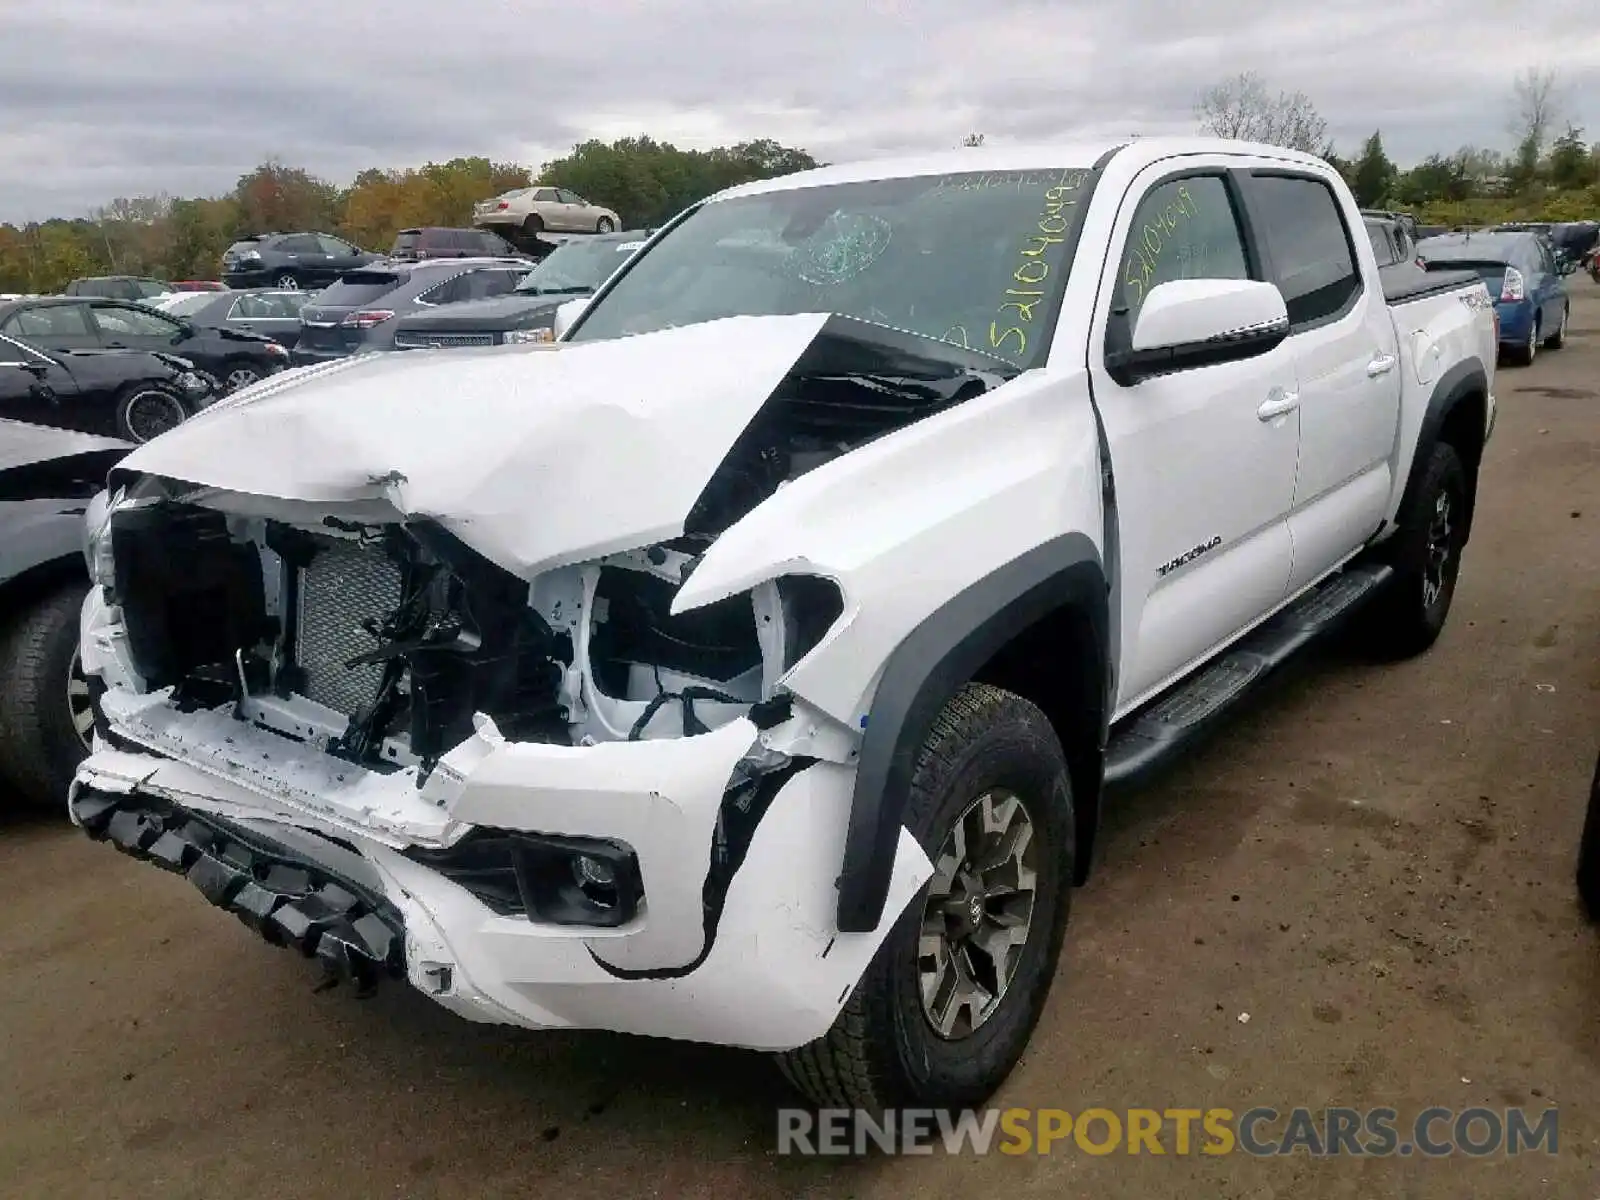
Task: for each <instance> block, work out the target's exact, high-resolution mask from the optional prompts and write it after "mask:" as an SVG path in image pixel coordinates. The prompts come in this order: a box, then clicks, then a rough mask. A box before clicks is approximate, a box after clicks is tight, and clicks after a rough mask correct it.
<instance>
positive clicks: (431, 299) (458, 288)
mask: <svg viewBox="0 0 1600 1200" xmlns="http://www.w3.org/2000/svg"><path fill="white" fill-rule="evenodd" d="M469 298H470V293H469V292H468V290H467V276H466V275H456V276H453V277H452V278H450V279H447V280H445V281H444V282H443V283H439V284H435V285H434V286H433V287H431V288H429V289H428V290H427V291H425V292H423V293H422V294H421V295H419V296H418V297H417V303H418V304H454V303H455V302H456V301H458V300H466V299H469Z"/></svg>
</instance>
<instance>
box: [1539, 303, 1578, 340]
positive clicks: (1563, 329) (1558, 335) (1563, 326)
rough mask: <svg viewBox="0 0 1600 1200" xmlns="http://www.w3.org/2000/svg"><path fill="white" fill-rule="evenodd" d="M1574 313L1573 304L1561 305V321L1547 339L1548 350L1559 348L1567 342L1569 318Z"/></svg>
mask: <svg viewBox="0 0 1600 1200" xmlns="http://www.w3.org/2000/svg"><path fill="white" fill-rule="evenodd" d="M1571 315H1572V305H1570V304H1563V305H1562V306H1561V323H1560V324H1559V325H1557V326H1556V331H1555V332H1554V333H1552V334H1551V335H1550V336H1549V337H1548V338H1546V339H1545V343H1544V348H1545V349H1546V350H1559V349H1561V347H1563V346H1565V345H1566V344H1567V318H1568V317H1570V316H1571Z"/></svg>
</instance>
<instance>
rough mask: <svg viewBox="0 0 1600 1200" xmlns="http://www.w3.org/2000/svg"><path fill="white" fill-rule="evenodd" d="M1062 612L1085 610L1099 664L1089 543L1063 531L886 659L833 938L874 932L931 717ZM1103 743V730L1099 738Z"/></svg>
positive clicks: (1104, 629) (1099, 612)
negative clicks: (1000, 655)
mask: <svg viewBox="0 0 1600 1200" xmlns="http://www.w3.org/2000/svg"><path fill="white" fill-rule="evenodd" d="M1065 607H1075V608H1078V609H1081V610H1082V611H1083V612H1085V613H1086V614H1087V615H1088V617H1089V620H1090V622H1091V625H1092V628H1093V629H1094V633H1095V639H1096V643H1097V644H1098V645H1099V646H1100V647H1101V651H1102V658H1101V663H1100V665H1099V667H1098V668H1096V669H1098V670H1102V671H1103V670H1104V669H1105V667H1104V664H1105V662H1106V661H1108V659H1109V652H1108V649H1107V647H1108V641H1109V613H1108V609H1109V604H1108V601H1107V589H1106V577H1105V570H1104V567H1103V565H1102V563H1101V559H1100V554H1099V552H1098V551H1097V550H1096V549H1095V546H1094V543H1093V542H1091V541H1090V540H1089V538H1088V537H1087V536H1085V535H1084V534H1082V533H1069V534H1066V535H1064V536H1062V537H1059V538H1054V539H1052V540H1050V541H1048V542H1045V543H1043V544H1042V545H1039V546H1036V547H1034V548H1033V549H1032V550H1030V551H1028V552H1027V553H1026V554H1023V555H1022V556H1021V557H1019V558H1017V559H1014V560H1013V561H1012V562H1010V563H1007V564H1006V565H1005V566H1003V567H1001V568H1000V569H999V570H997V571H995V572H993V573H992V574H990V575H987V576H985V577H984V578H982V579H980V580H978V581H977V582H976V583H974V584H972V585H971V586H970V587H968V588H967V589H966V590H965V591H963V592H961V593H960V594H959V595H957V596H955V597H954V598H952V599H951V600H949V601H947V602H946V603H945V604H944V605H943V606H942V607H940V608H939V609H937V610H936V611H935V612H933V613H932V614H931V615H930V616H929V617H928V618H927V619H926V620H925V621H923V622H922V624H920V625H919V626H917V628H916V629H914V630H912V631H911V633H910V635H909V636H907V637H906V638H905V639H904V640H903V641H902V642H901V643H900V644H899V645H898V646H897V647H895V649H894V652H893V653H892V654H890V656H889V659H888V661H887V662H886V663H885V664H884V668H883V674H882V677H881V679H880V681H879V683H878V689H877V694H876V697H875V699H874V700H873V704H872V710H871V712H870V713H869V714H868V717H867V719H866V731H865V734H864V736H863V738H862V742H861V758H860V762H859V764H858V766H857V768H856V783H855V795H854V797H853V798H852V800H851V804H850V825H849V829H848V831H847V832H846V835H845V846H844V861H843V864H842V866H841V869H840V872H839V907H838V926H839V930H840V932H842V933H866V932H870V931H871V930H873V929H876V928H877V927H878V922H879V920H880V919H881V917H882V916H883V906H884V902H885V900H886V899H887V898H888V892H889V879H890V875H891V873H892V872H893V869H894V860H895V852H896V849H897V846H898V843H899V839H900V829H901V826H902V825H903V823H904V814H905V806H906V801H907V798H908V796H909V794H910V788H911V776H912V773H913V771H914V770H915V769H916V760H917V755H918V753H919V751H920V750H921V748H922V744H923V743H924V742H925V741H926V740H927V736H928V731H929V730H930V729H931V728H932V726H933V722H934V719H935V718H936V717H937V716H938V714H939V710H940V709H942V708H943V707H944V705H945V703H946V702H947V701H948V700H949V699H950V697H951V696H953V695H954V694H955V693H956V691H957V690H958V689H959V688H960V687H961V685H962V684H964V683H966V682H967V680H969V679H971V678H972V677H973V675H974V674H975V673H976V672H977V671H978V669H979V668H981V667H982V666H983V665H984V664H985V663H986V662H988V661H989V660H990V659H991V658H993V657H994V655H995V653H996V652H997V651H998V650H999V649H1000V648H1001V647H1002V646H1004V645H1005V644H1006V643H1007V642H1008V641H1010V640H1011V639H1012V638H1013V637H1015V636H1016V635H1017V634H1018V633H1020V632H1021V631H1023V630H1025V629H1027V628H1029V627H1030V626H1032V625H1033V624H1034V623H1035V622H1037V621H1039V620H1040V619H1041V618H1043V617H1045V616H1047V615H1048V614H1050V613H1052V612H1055V611H1057V610H1059V609H1062V608H1065ZM1099 736H1100V737H1101V739H1102V744H1103V738H1104V731H1103V730H1102V731H1100V732H1099Z"/></svg>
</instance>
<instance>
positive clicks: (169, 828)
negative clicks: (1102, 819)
mask: <svg viewBox="0 0 1600 1200" xmlns="http://www.w3.org/2000/svg"><path fill="white" fill-rule="evenodd" d="M155 699H156V698H155V697H140V696H134V695H131V694H130V693H127V692H120V691H115V692H112V693H109V694H108V695H107V696H106V697H105V705H104V708H105V712H106V713H107V714H108V715H107V717H106V721H107V722H108V724H107V726H106V731H108V732H111V733H113V734H114V735H115V736H116V737H117V738H118V740H119V742H121V743H122V744H124V745H127V744H129V743H137V744H138V748H128V749H112V748H111V747H110V746H109V745H108V744H107V742H106V740H105V739H104V737H99V738H97V741H96V750H95V753H94V754H92V755H91V756H90V757H89V758H88V759H87V760H86V761H85V762H84V764H83V765H82V767H81V768H80V770H79V772H78V776H77V780H76V782H75V783H74V785H73V789H72V794H71V798H70V805H71V809H72V813H73V816H74V819H75V820H76V821H77V822H78V823H79V824H80V825H82V826H83V828H84V829H85V830H86V832H88V833H90V834H91V836H99V837H104V838H106V839H108V840H110V841H111V842H112V843H114V844H115V845H117V846H119V847H120V848H122V849H124V850H126V851H128V852H129V853H132V854H134V855H136V856H138V857H142V858H147V859H149V860H150V861H152V862H154V863H156V864H157V865H160V866H163V867H165V868H166V869H169V870H174V871H182V872H183V873H185V874H186V875H187V876H188V878H190V880H191V881H193V882H194V883H195V884H196V886H197V887H199V888H200V890H201V891H202V893H203V894H205V895H206V896H207V898H208V899H210V900H211V901H212V902H213V903H215V904H218V905H219V906H220V907H222V908H224V909H226V910H228V911H231V912H234V913H236V914H237V915H239V916H240V917H241V918H242V919H243V920H244V921H245V923H246V924H248V925H250V926H251V927H252V928H254V929H256V930H257V931H258V932H260V933H261V934H263V936H265V937H266V938H267V939H268V940H269V941H274V942H277V943H280V944H285V945H292V946H294V947H296V948H298V949H299V950H300V951H301V952H302V953H305V954H307V955H309V956H312V957H316V958H318V959H320V960H322V961H323V962H324V964H326V965H327V966H328V968H329V969H330V970H331V971H333V972H334V973H335V974H337V975H339V976H341V977H343V978H346V979H349V980H351V981H352V982H354V983H355V984H357V985H358V987H361V988H367V987H370V986H372V985H373V984H374V983H376V982H377V981H378V980H380V979H382V978H383V977H384V976H385V975H394V976H400V977H404V978H406V979H408V980H409V981H410V982H411V983H412V984H413V985H414V986H415V987H417V988H418V989H419V990H421V991H422V992H424V993H425V994H427V995H429V996H431V997H432V998H433V999H435V1000H436V1001H438V1002H439V1003H440V1004H443V1005H445V1006H446V1007H448V1008H450V1009H452V1010H453V1011H455V1012H457V1013H459V1014H460V1015H462V1016H464V1017H467V1018H469V1019H472V1020H477V1021H487V1022H496V1023H504V1024H513V1025H520V1026H524V1027H528V1028H598V1029H611V1030H617V1031H621V1032H629V1033H638V1034H646V1035H655V1036H663V1037H673V1038H683V1039H688V1040H693V1041H704V1042H713V1043H719V1044H726V1045H737V1046H745V1047H750V1048H755V1049H772V1050H781V1049H790V1048H793V1047H795V1046H799V1045H803V1044H804V1043H806V1042H808V1041H811V1040H812V1039H814V1038H816V1037H818V1036H820V1035H821V1034H823V1033H824V1032H826V1030H827V1029H828V1027H829V1026H830V1025H831V1024H832V1022H833V1020H834V1018H835V1017H836V1016H837V1014H838V1011H839V1009H840V1007H841V1006H842V1005H843V1003H844V1000H845V999H846V997H848V995H849V993H850V991H851V990H852V988H853V987H854V986H855V984H856V982H857V980H858V979H859V978H860V976H861V974H862V972H863V971H864V970H865V969H866V966H867V964H868V963H869V962H870V961H871V958H872V956H873V954H874V953H876V951H877V949H878V946H879V945H880V944H881V942H882V940H883V937H884V936H885V934H886V933H887V931H888V929H889V927H890V926H891V925H892V924H893V923H894V921H895V919H896V918H897V917H898V915H899V913H900V911H901V910H902V909H903V908H904V906H905V905H906V903H907V902H908V901H909V900H910V898H911V897H912V896H913V895H914V894H915V893H916V891H917V889H919V888H920V887H921V886H922V884H923V883H924V882H925V881H926V879H927V878H928V876H929V874H931V865H930V864H929V862H928V858H927V856H926V854H925V853H924V852H923V851H922V849H921V847H920V846H919V845H918V844H917V842H916V840H915V839H914V838H913V837H912V836H911V835H910V834H909V833H908V832H905V831H902V836H901V842H900V850H899V854H898V857H897V859H896V862H895V866H894V873H893V878H892V882H891V888H890V897H889V903H888V905H887V906H886V909H885V916H884V920H883V922H882V923H881V924H880V926H879V928H878V929H877V930H875V931H873V932H871V933H865V934H853V933H852V934H843V933H839V932H837V929H836V926H835V923H834V908H835V905H836V902H837V890H836V887H835V879H836V878H837V876H838V873H839V867H840V863H841V860H842V855H843V847H844V838H845V830H846V827H847V825H848V822H849V809H850V801H851V792H852V784H853V780H854V771H853V768H851V767H848V766H845V765H842V764H839V763H835V762H827V761H820V760H804V766H803V769H795V770H791V771H787V772H783V773H781V774H780V773H774V775H773V776H771V783H772V789H773V790H772V792H771V794H770V795H769V796H766V797H763V799H762V801H761V804H760V805H759V806H757V807H756V808H755V809H754V810H753V811H755V814H756V817H755V824H754V829H753V831H750V832H748V842H747V845H746V847H745V849H744V853H743V857H742V858H741V859H739V860H738V861H737V862H736V863H735V865H734V866H733V869H732V870H731V873H728V874H727V875H726V876H725V877H723V878H718V877H717V873H716V872H715V871H714V870H713V867H712V864H713V853H712V847H713V840H714V837H715V836H716V831H717V827H718V823H719V814H721V816H722V819H723V821H724V823H726V818H727V815H728V812H727V808H726V801H727V797H728V794H729V786H730V781H731V780H732V778H733V777H734V774H735V767H736V766H737V765H738V764H740V762H741V761H742V760H744V759H745V758H746V757H747V755H748V753H749V751H750V750H751V747H752V743H754V742H755V740H756V737H757V731H756V730H755V728H754V726H752V725H751V724H750V723H749V721H748V720H744V719H741V720H739V721H735V722H733V723H731V724H730V725H727V726H724V727H722V728H721V729H718V730H715V731H713V732H711V733H707V734H702V735H699V736H697V737H693V738H672V739H659V740H653V741H640V742H629V743H603V744H601V745H596V746H587V747H568V746H549V745H539V744H531V743H513V742H507V741H504V740H503V739H498V738H497V737H495V736H493V733H492V729H490V730H487V731H480V734H479V736H477V737H474V738H473V739H470V740H469V742H468V743H466V744H465V745H464V746H463V747H460V748H458V751H457V752H453V753H452V755H449V756H447V758H446V760H445V761H444V762H441V765H440V768H439V772H443V773H445V778H444V779H443V784H444V785H445V788H444V791H443V792H441V793H440V794H439V798H438V799H437V800H435V801H433V803H436V804H437V808H436V820H435V822H434V823H433V824H432V826H431V827H430V829H429V830H428V832H429V833H430V834H437V835H439V838H438V841H436V842H431V843H430V842H426V841H423V840H421V838H420V837H417V836H412V837H408V836H406V834H405V830H406V829H407V828H408V826H409V827H410V828H412V829H413V830H414V831H416V832H417V833H418V834H420V833H421V832H422V829H421V826H420V825H418V824H417V823H416V822H415V820H414V818H413V814H414V813H415V811H416V805H417V802H418V797H419V792H418V790H417V788H416V784H415V780H414V779H413V778H412V777H410V776H408V775H392V774H391V775H380V774H374V773H369V772H366V771H364V770H362V769H361V768H356V767H352V766H350V765H349V764H345V763H341V762H338V761H337V760H333V759H330V758H328V757H327V756H325V755H320V754H317V753H316V752H315V751H312V750H310V749H309V748H307V747H304V746H298V745H297V744H296V743H293V742H290V741H287V740H286V739H284V738H281V737H279V736H277V735H275V734H272V733H268V732H266V731H264V730H260V729H257V728H255V727H254V726H253V725H252V724H251V723H250V722H248V721H235V720H232V719H231V718H223V717H222V716H221V715H220V714H217V713H207V712H197V713H188V714H184V713H180V712H178V711H177V710H176V709H173V708H171V707H170V706H166V705H163V704H152V701H154V700H155ZM219 719H223V720H226V721H227V725H228V732H227V735H226V738H225V739H224V738H223V737H221V736H217V735H216V731H215V730H214V729H212V728H211V725H212V723H213V722H215V721H217V720H219ZM318 760H320V761H318ZM451 760H454V763H453V764H452V763H451ZM796 761H802V760H798V759H797V760H796ZM317 772H325V774H323V776H322V778H323V780H324V783H325V788H326V790H325V791H324V792H323V793H322V794H320V795H319V796H318V797H317V802H316V804H315V805H314V806H312V805H311V804H308V803H306V802H305V801H306V798H307V792H306V787H307V784H308V783H309V782H310V781H311V780H313V779H314V778H315V775H316V773H317ZM437 774H438V772H436V775H437ZM485 831H489V832H492V833H494V834H495V835H502V834H512V835H516V834H520V833H526V834H527V835H529V836H533V837H542V838H550V837H552V836H553V837H556V838H563V839H603V840H606V841H608V842H611V843H613V844H624V845H626V846H627V847H628V848H629V849H630V850H631V851H632V853H633V854H634V855H636V857H637V865H638V879H639V881H640V885H641V888H642V900H641V901H640V904H639V906H638V910H637V911H636V912H634V913H632V914H631V917H630V919H629V920H628V921H627V922H626V923H624V924H621V925H618V926H616V927H611V928H601V927H596V926H590V925H573V924H563V923H555V922H552V921H549V920H544V919H541V918H540V916H539V914H537V913H529V912H527V911H507V908H506V906H505V905H496V904H494V903H492V897H491V898H489V899H487V900H486V898H485V895H484V892H483V889H482V888H481V886H480V887H478V888H477V890H474V889H473V887H472V886H469V885H471V884H472V883H473V882H474V881H473V880H471V879H469V878H467V877H466V876H465V875H463V874H462V873H459V872H457V873H456V874H455V875H452V873H451V870H450V868H449V866H448V865H446V860H447V859H448V857H449V855H450V853H451V849H452V847H458V846H461V845H465V844H467V839H468V838H469V837H470V836H472V834H473V833H474V832H476V833H477V834H479V835H481V834H483V833H484V832H485Z"/></svg>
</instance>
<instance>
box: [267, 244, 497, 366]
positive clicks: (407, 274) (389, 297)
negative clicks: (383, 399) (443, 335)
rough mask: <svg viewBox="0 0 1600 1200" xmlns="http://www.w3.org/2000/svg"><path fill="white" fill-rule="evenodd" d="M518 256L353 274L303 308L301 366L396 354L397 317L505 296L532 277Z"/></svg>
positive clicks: (393, 265) (395, 265) (384, 265)
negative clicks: (374, 353) (372, 353)
mask: <svg viewBox="0 0 1600 1200" xmlns="http://www.w3.org/2000/svg"><path fill="white" fill-rule="evenodd" d="M528 267H529V263H528V262H527V261H526V260H525V259H515V258H438V259H427V260H424V261H422V262H395V261H394V260H392V259H391V260H389V261H387V262H381V263H373V264H371V265H370V266H365V267H361V268H359V269H358V270H354V271H350V272H348V273H347V274H346V275H345V276H344V278H343V279H341V280H339V282H338V283H336V284H334V285H333V286H332V287H330V288H328V289H327V290H326V291H324V292H320V293H318V294H317V295H316V296H315V297H313V298H312V300H311V302H310V303H308V304H307V305H306V306H305V307H304V308H303V309H301V310H300V326H301V329H300V340H299V341H298V342H296V343H295V347H294V350H293V352H292V353H293V355H294V362H295V364H296V365H297V366H305V365H308V364H311V363H320V362H328V361H330V360H331V359H336V358H344V357H346V356H348V355H351V354H360V353H362V352H364V351H368V350H393V349H394V330H395V325H396V324H397V322H396V318H397V317H402V316H405V315H407V314H408V313H414V312H426V311H428V310H429V309H432V308H436V307H438V306H440V305H443V304H455V303H457V302H459V301H462V300H486V299H488V298H489V297H490V296H503V295H505V294H506V293H507V292H509V291H511V289H512V288H514V287H516V286H517V283H518V281H520V280H521V279H522V277H523V276H524V275H526V274H527V273H528Z"/></svg>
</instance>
